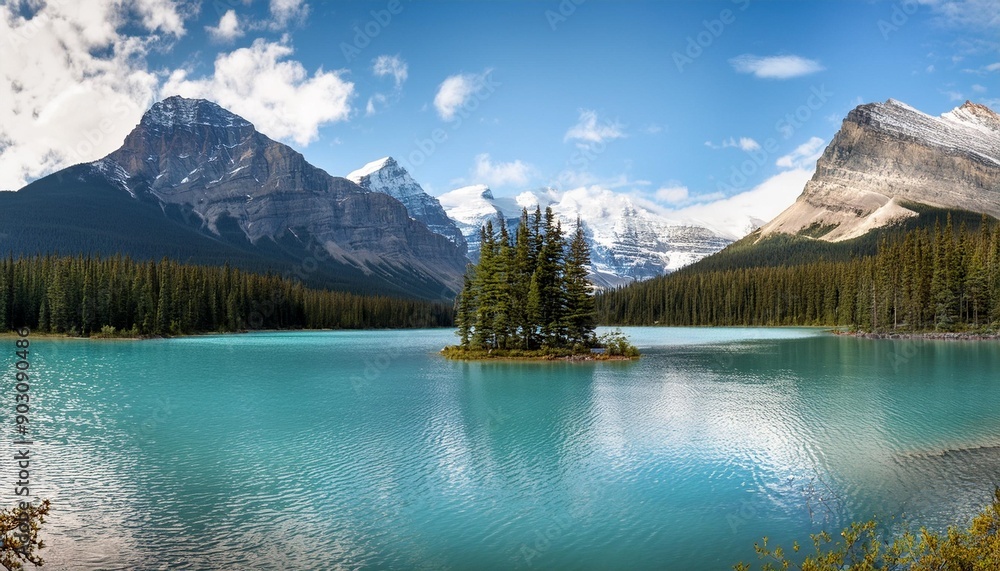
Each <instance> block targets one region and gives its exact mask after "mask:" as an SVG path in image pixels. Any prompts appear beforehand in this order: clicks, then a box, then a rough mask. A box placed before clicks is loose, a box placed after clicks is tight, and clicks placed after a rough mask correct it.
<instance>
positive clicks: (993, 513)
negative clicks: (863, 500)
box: [734, 488, 1000, 571]
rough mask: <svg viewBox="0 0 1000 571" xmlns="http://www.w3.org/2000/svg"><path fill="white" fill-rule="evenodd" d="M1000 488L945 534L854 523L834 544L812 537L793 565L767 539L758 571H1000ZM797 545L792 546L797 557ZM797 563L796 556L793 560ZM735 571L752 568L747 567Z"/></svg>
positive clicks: (826, 538)
mask: <svg viewBox="0 0 1000 571" xmlns="http://www.w3.org/2000/svg"><path fill="white" fill-rule="evenodd" d="M998 532H1000V488H997V489H995V490H994V491H993V502H992V503H991V504H990V505H989V506H987V507H986V508H984V509H983V511H982V512H980V513H979V515H977V516H976V517H975V518H974V519H973V520H972V524H970V525H969V527H968V528H965V529H963V528H959V527H950V528H948V531H947V532H945V533H944V534H943V535H942V534H939V533H936V532H933V531H929V530H927V529H925V528H921V530H920V531H919V532H917V533H913V532H911V531H906V532H904V533H903V534H902V535H900V536H899V537H896V538H894V539H892V538H885V537H883V536H882V533H881V531H880V526H879V524H878V522H877V521H876V520H874V519H872V520H869V521H866V522H863V523H853V524H851V525H850V526H849V527H847V528H845V529H844V530H843V531H842V532H840V537H841V538H842V540H841V541H837V542H834V541H833V538H832V537H831V536H830V534H829V533H826V532H822V533H819V534H816V535H813V536H812V543H813V550H814V552H813V554H811V555H809V556H807V557H806V558H805V559H804V560H803V561H802V563H801V564H797V563H796V562H795V561H794V560H793V559H792V558H791V557H790V556H789V554H788V553H787V552H785V550H784V549H782V548H781V547H775V548H773V549H771V548H770V547H768V545H767V538H766V537H765V538H764V540H763V542H762V543H760V544H755V545H754V549H756V551H757V555H758V556H759V557H760V559H761V560H762V561H764V563H763V566H762V567H761V570H762V571H777V570H778V569H799V570H801V571H875V570H893V571H896V570H898V571H997V570H1000V533H998ZM799 550H800V546H799V545H798V544H797V543H796V544H793V545H792V553H793V554H798V552H799ZM795 559H796V560H797V559H798V558H797V557H796V558H795ZM734 569H735V570H736V571H750V570H751V569H753V567H751V566H750V565H747V564H746V563H739V564H738V565H736V566H734Z"/></svg>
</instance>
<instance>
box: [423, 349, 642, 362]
mask: <svg viewBox="0 0 1000 571" xmlns="http://www.w3.org/2000/svg"><path fill="white" fill-rule="evenodd" d="M438 354H439V355H442V354H441V353H440V352H439V353H438ZM442 356H443V357H444V358H445V359H446V360H448V361H456V362H461V363H476V362H478V363H489V362H491V361H516V362H523V363H553V362H556V361H560V362H565V363H602V362H608V361H615V362H625V361H638V360H639V357H624V356H622V355H614V356H610V357H592V356H590V355H563V356H555V355H539V356H535V357H530V356H529V357H513V356H504V355H498V356H496V357H451V356H448V355H442Z"/></svg>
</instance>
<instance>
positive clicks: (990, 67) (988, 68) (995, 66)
mask: <svg viewBox="0 0 1000 571" xmlns="http://www.w3.org/2000/svg"><path fill="white" fill-rule="evenodd" d="M985 69H986V71H1000V62H997V63H991V64H990V65H988V66H986V68H985Z"/></svg>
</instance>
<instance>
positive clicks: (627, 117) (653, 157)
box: [0, 0, 1000, 214]
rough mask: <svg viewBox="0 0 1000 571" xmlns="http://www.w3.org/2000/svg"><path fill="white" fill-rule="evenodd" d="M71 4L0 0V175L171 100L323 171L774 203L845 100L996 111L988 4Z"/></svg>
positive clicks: (935, 0) (436, 186)
mask: <svg viewBox="0 0 1000 571" xmlns="http://www.w3.org/2000/svg"><path fill="white" fill-rule="evenodd" d="M77 5H78V4H77V3H67V2H49V3H48V4H39V3H31V2H21V3H20V4H19V3H18V2H14V3H12V4H8V5H6V6H3V7H0V16H3V17H2V18H0V20H2V21H3V22H2V23H0V28H4V29H0V33H2V35H3V36H4V37H8V38H14V39H15V41H8V42H7V45H5V46H4V47H3V48H2V49H3V50H4V51H5V53H4V58H3V60H4V62H5V63H2V64H0V66H2V67H0V71H2V72H3V74H4V75H5V76H7V79H8V80H9V81H8V82H4V83H7V86H0V97H2V98H3V101H4V104H3V105H2V107H3V108H4V109H3V110H2V111H0V113H3V114H4V115H2V117H3V120H2V121H0V188H17V187H18V186H19V185H20V183H23V182H24V181H28V180H31V179H33V178H37V177H38V176H41V175H44V174H47V173H48V172H52V171H53V170H55V169H57V168H61V167H63V166H67V165H68V164H73V163H76V162H82V161H84V160H93V159H96V158H99V157H100V156H102V155H103V154H106V153H107V152H110V151H111V150H113V149H114V148H116V147H117V146H118V145H119V144H120V142H121V140H122V139H123V138H124V134H126V133H127V132H128V130H129V129H130V128H131V127H132V126H133V125H134V124H135V123H136V122H137V121H138V119H139V117H140V116H141V113H142V111H143V110H144V109H145V108H146V107H148V105H150V104H151V103H152V102H153V101H155V100H157V99H160V98H162V97H165V96H167V95H171V94H173V93H180V94H183V95H188V96H203V97H207V98H211V99H215V100H216V101H218V102H219V103H220V104H222V105H223V106H225V107H228V108H230V109H232V110H233V111H235V112H237V113H239V114H241V115H244V116H245V117H247V118H248V119H249V120H251V121H253V122H254V123H255V124H256V125H257V126H258V128H259V129H260V130H262V131H263V132H264V133H265V134H268V135H269V136H272V137H273V138H276V139H279V140H282V141H284V142H287V143H288V144H290V145H292V146H293V147H295V148H296V149H298V150H299V151H301V152H302V153H303V154H304V155H305V156H306V157H307V159H309V160H310V161H311V162H313V163H314V164H316V165H317V166H319V167H322V168H324V169H326V170H328V171H329V172H330V173H331V174H336V175H344V174H346V173H347V172H349V171H351V170H353V169H355V168H357V167H360V166H361V165H363V164H364V163H366V162H369V161H371V160H374V159H377V158H379V157H382V156H385V155H392V156H394V157H396V158H397V159H398V160H399V161H400V162H401V163H402V164H404V165H405V166H407V167H408V168H409V170H410V171H411V173H412V174H413V176H414V178H416V179H417V180H418V181H419V182H421V183H422V184H423V185H424V186H425V188H426V189H427V190H428V191H429V192H431V193H432V194H441V193H443V192H446V191H448V190H451V189H453V188H456V187H458V186H462V185H466V184H473V183H486V184H489V185H491V186H492V187H493V188H494V190H495V192H496V193H497V194H499V195H515V194H517V193H519V192H521V191H523V190H527V189H533V188H538V187H543V186H553V187H556V188H560V189H569V188H575V187H581V186H588V187H589V186H593V187H601V188H605V189H612V190H615V191H616V192H621V193H627V194H633V195H636V196H639V197H642V198H644V199H645V200H648V201H650V202H651V203H655V204H659V205H660V206H662V207H664V208H666V209H670V210H684V209H690V208H695V209H697V208H698V207H699V205H700V206H702V207H705V206H709V205H711V204H714V202H717V201H719V200H724V199H727V198H730V197H733V196H736V195H741V194H745V193H748V192H751V193H752V192H753V190H754V189H758V190H760V189H771V190H768V191H765V192H759V193H757V194H750V195H748V200H749V202H747V200H745V201H744V204H747V203H759V202H767V201H771V202H774V203H775V204H773V205H769V206H770V209H765V210H766V212H765V213H766V214H769V213H770V212H771V210H774V209H775V208H777V209H778V210H780V208H783V207H784V206H787V204H784V203H785V202H789V196H791V197H792V198H794V196H795V195H797V194H798V191H800V190H801V184H802V183H803V182H804V180H805V179H807V178H808V174H809V173H810V172H811V170H812V165H813V163H814V161H815V159H816V156H817V154H818V153H819V152H821V151H822V149H823V147H825V145H826V144H827V143H829V141H830V140H831V138H832V137H833V135H834V134H835V133H836V131H837V129H838V127H839V125H840V122H841V120H842V119H843V117H844V115H846V113H847V112H848V111H849V110H850V109H852V108H853V107H854V106H856V105H858V104H860V103H863V102H864V103H867V102H873V101H884V100H885V99H887V98H890V97H891V98H895V99H899V100H901V101H904V102H906V103H908V104H910V105H912V106H914V107H916V108H918V109H920V110H922V111H924V112H927V113H930V114H934V115H936V114H940V113H942V112H945V111H947V110H950V109H952V108H953V107H956V106H958V105H960V104H961V103H963V102H964V101H965V100H966V99H971V100H974V101H977V102H982V103H985V104H987V105H989V106H991V107H993V108H994V109H997V108H1000V82H998V81H997V79H998V78H1000V63H998V62H1000V19H998V16H997V12H998V10H997V5H996V2H995V1H994V0H919V1H918V0H906V1H895V2H893V1H861V0H858V1H805V0H799V1H766V0H738V1H732V0H723V1H719V2H706V1H698V2H695V1H666V2H664V1H660V2H640V1H621V2H610V1H601V0H563V1H562V2H560V1H531V2H527V1H524V2H522V1H517V0H508V1H495V2H469V1H465V2H444V1H440V2H438V1H420V0H409V1H408V0H398V1H396V2H393V1H389V0H384V1H376V2H356V1H338V2H312V3H306V2H302V1H301V0H270V1H267V0H253V1H244V0H215V1H212V2H209V1H205V2H201V3H197V2H171V1H170V0H137V1H136V2H134V3H133V4H132V8H131V9H129V10H127V11H122V9H121V8H120V7H116V3H115V2H113V1H111V0H86V1H85V2H81V3H79V5H82V6H83V8H82V9H78V8H76V6H77ZM393 12H395V13H393ZM99 16H105V17H104V19H103V21H101V18H100V17H99ZM108 21H110V22H111V23H110V24H108V23H107V22H108ZM32 30H34V33H29V32H31V31H32ZM67 62H72V63H71V64H68V63H67ZM25 63H27V65H25ZM11 86H15V87H11ZM17 86H19V89H18V88H17ZM15 109H16V110H17V113H14V112H13V111H14V110H15ZM28 109H31V112H30V113H29V112H28ZM88 142H89V143H90V145H88V144H87V143H88ZM747 161H750V162H747ZM740 169H742V170H743V173H742V174H736V173H737V171H739V170H740ZM790 173H794V176H792V174H790ZM768 185H770V186H768ZM778 186H780V187H781V188H780V189H778V188H777V187H778ZM796 186H797V187H798V190H794V187H796ZM772 187H773V188H772ZM790 189H792V190H790ZM779 202H780V203H782V204H777V203H779ZM729 206H730V207H735V206H737V205H734V204H732V203H730V204H729ZM703 210H705V209H704V208H703ZM762 212H763V211H762Z"/></svg>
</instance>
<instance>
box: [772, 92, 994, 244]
mask: <svg viewBox="0 0 1000 571" xmlns="http://www.w3.org/2000/svg"><path fill="white" fill-rule="evenodd" d="M997 188H1000V116H998V115H997V114H996V113H995V112H993V111H992V110H990V109H989V108H988V107H985V106H983V105H978V104H975V103H972V102H968V101H967V102H966V103H965V104H964V105H962V106H961V107H958V108H956V109H953V110H951V111H949V112H947V113H944V114H942V115H941V116H939V117H934V116H931V115H928V114H926V113H923V112H921V111H918V110H917V109H914V108H913V107H910V106H909V105H906V104H905V103H900V102H898V101H896V100H894V99H890V100H888V101H886V102H885V103H869V104H865V105H860V106H858V107H857V108H855V109H854V110H852V111H851V112H850V113H848V115H847V117H846V118H845V119H844V122H843V124H842V125H841V128H840V131H839V132H838V133H837V135H836V137H834V139H833V141H832V142H831V143H830V145H829V146H828V147H827V148H826V151H824V153H823V155H822V157H820V159H819V161H818V162H817V163H816V172H815V174H814V175H813V177H812V179H811V180H810V181H809V182H808V183H806V185H805V189H804V190H803V191H802V194H801V195H800V196H799V198H798V199H797V200H796V201H795V203H794V204H792V206H790V207H789V208H788V209H786V210H785V211H784V212H782V213H781V214H779V215H778V216H777V217H776V218H774V219H773V220H771V221H770V222H768V223H767V224H765V225H764V226H763V227H761V236H768V235H770V234H776V233H786V234H800V233H801V234H805V235H808V236H810V237H813V238H819V239H822V240H827V241H832V242H836V241H840V240H847V239H851V238H856V237H858V236H862V235H864V234H866V233H868V232H869V231H871V230H873V229H875V228H879V227H882V226H885V225H887V224H891V223H894V222H896V221H899V220H902V219H904V218H910V217H914V216H917V215H918V212H917V210H915V209H911V208H910V207H909V205H913V204H921V205H926V206H931V207H934V208H944V209H961V210H969V211H974V212H983V213H986V214H989V215H991V216H995V217H997V216H1000V206H998V203H997V200H996V189H997Z"/></svg>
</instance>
